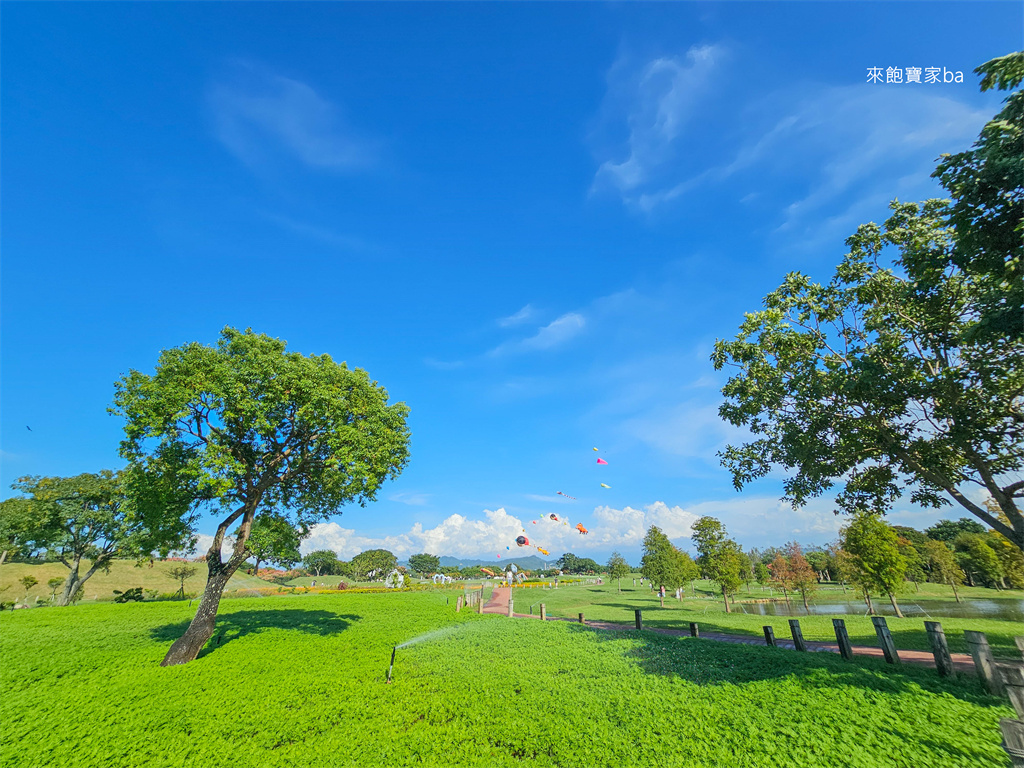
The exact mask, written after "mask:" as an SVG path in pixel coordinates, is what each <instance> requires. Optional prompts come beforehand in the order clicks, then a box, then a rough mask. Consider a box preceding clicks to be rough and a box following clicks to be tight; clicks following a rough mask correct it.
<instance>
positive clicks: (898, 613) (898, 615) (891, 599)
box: [889, 592, 903, 619]
mask: <svg viewBox="0 0 1024 768" xmlns="http://www.w3.org/2000/svg"><path fill="white" fill-rule="evenodd" d="M889 602H890V603H892V609H893V610H894V611H896V618H898V619H902V618H903V611H901V610H900V607H899V606H898V605H896V595H894V594H893V593H892V592H890V593H889Z"/></svg>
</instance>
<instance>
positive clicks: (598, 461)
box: [597, 459, 608, 464]
mask: <svg viewBox="0 0 1024 768" xmlns="http://www.w3.org/2000/svg"><path fill="white" fill-rule="evenodd" d="M597 463H598V464H607V463H608V462H607V461H605V460H604V459H598V460H597Z"/></svg>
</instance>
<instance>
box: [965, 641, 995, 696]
mask: <svg viewBox="0 0 1024 768" xmlns="http://www.w3.org/2000/svg"><path fill="white" fill-rule="evenodd" d="M964 640H966V641H967V649H968V650H969V651H970V652H971V657H972V658H973V659H974V666H975V668H976V669H977V670H978V677H980V678H981V679H982V680H983V681H984V683H985V689H986V690H987V691H988V692H989V693H991V694H992V695H994V696H998V695H999V694H1001V693H1002V692H1003V681H1002V680H1000V679H999V671H998V670H997V669H996V663H995V660H994V659H993V658H992V649H991V648H990V647H989V645H988V637H987V636H986V635H985V633H984V632H973V631H971V630H966V631H965V632H964Z"/></svg>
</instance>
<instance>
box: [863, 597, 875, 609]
mask: <svg viewBox="0 0 1024 768" xmlns="http://www.w3.org/2000/svg"><path fill="white" fill-rule="evenodd" d="M864 602H865V603H867V604H868V613H874V612H875V606H873V605H872V604H871V593H870V592H865V593H864Z"/></svg>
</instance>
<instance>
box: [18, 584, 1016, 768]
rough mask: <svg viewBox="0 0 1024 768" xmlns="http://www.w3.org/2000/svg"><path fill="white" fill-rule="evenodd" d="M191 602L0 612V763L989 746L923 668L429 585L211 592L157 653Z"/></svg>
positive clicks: (703, 756) (737, 760) (673, 758)
mask: <svg viewBox="0 0 1024 768" xmlns="http://www.w3.org/2000/svg"><path fill="white" fill-rule="evenodd" d="M191 615H192V612H191V611H190V610H189V609H188V606H187V604H186V603H183V602H162V603H141V604H130V605H113V604H85V605H81V606H78V607H74V608H69V609H66V610H48V609H43V610H32V611H18V612H14V613H11V612H7V613H4V614H3V615H0V657H2V658H3V659H4V665H3V674H2V677H0V729H2V730H0V767H10V768H36V767H37V766H38V767H40V768H41V767H42V766H54V765H60V766H67V767H68V768H88V767H90V766H102V767H103V768H107V766H140V767H142V766H194V765H219V764H221V763H223V762H225V761H228V762H230V764H231V765H233V766H238V767H239V768H250V767H252V768H256V767H257V766H258V767H259V768H277V767H278V766H280V767H281V768H283V767H284V766H294V767H296V768H298V767H301V766H321V765H331V766H381V765H386V766H412V765H416V766H499V765H504V766H507V765H519V766H566V767H568V766H625V765H629V766H638V767H644V768H646V767H647V766H650V767H651V768H654V766H659V767H660V766H670V765H680V766H681V765H686V766H688V767H689V768H711V767H712V766H715V767H716V768H724V767H726V766H731V767H734V768H739V767H740V766H742V767H743V768H758V767H759V766H764V767H767V766H787V767H789V768H799V767H801V766H807V767H810V766H813V767H814V768H827V767H829V766H834V767H835V768H838V767H839V766H843V768H880V767H881V766H906V767H907V768H909V767H910V766H914V767H915V768H929V767H931V768H939V767H941V768H967V767H968V766H970V768H1003V766H1005V765H1006V757H1005V754H1004V753H1003V752H1002V750H1001V748H1000V746H999V738H1000V737H999V726H998V720H999V718H1001V717H1011V716H1012V710H1011V709H1010V708H1009V706H1008V703H1007V702H1005V701H1002V700H999V699H995V698H992V697H989V696H987V695H985V694H984V693H983V692H982V690H981V688H980V685H979V683H978V681H977V680H976V679H974V678H965V679H960V680H956V681H951V680H945V679H942V678H939V677H938V676H937V675H936V674H935V673H934V672H933V671H931V670H925V669H918V668H903V669H894V668H887V667H886V665H885V664H884V663H883V662H880V661H878V662H876V661H874V660H863V661H858V662H857V663H856V664H849V663H845V662H843V661H842V659H840V658H838V657H833V656H832V655H831V654H800V653H796V652H790V651H778V650H776V649H767V648H757V647H750V646H742V645H729V644H724V643H714V642H711V641H707V640H693V639H690V638H670V637H665V636H661V635H657V634H654V633H650V632H644V633H635V632H623V633H609V632H599V631H595V630H591V629H588V628H586V627H582V626H580V625H577V624H569V623H567V622H548V623H545V624H542V623H541V622H539V621H530V620H525V619H518V620H516V619H508V618H504V617H501V616H487V615H484V616H478V615H477V614H475V613H472V612H466V611H464V612H463V613H461V614H456V613H455V612H454V609H453V608H452V607H451V606H448V605H445V604H444V603H442V602H440V601H439V600H438V599H437V595H434V594H431V593H405V594H376V595H351V594H349V595H346V594H344V593H339V594H330V595H314V594H311V595H307V596H280V597H265V598H243V599H236V600H230V601H227V602H225V603H224V604H223V606H222V609H221V615H220V616H219V617H218V622H217V626H218V635H217V636H218V637H220V638H222V639H221V642H220V643H219V644H218V643H216V642H213V643H211V644H210V645H209V646H208V648H207V649H206V650H204V652H203V653H202V654H201V656H200V657H199V659H198V660H197V661H195V662H193V663H191V664H188V665H184V666H180V667H168V668H163V667H160V666H159V662H160V659H161V658H162V657H163V655H164V653H165V651H166V650H167V648H168V646H169V644H170V643H171V642H172V641H173V639H174V638H176V637H177V636H178V635H179V634H180V633H181V632H182V631H183V630H184V628H185V626H186V624H187V622H188V621H189V619H190V617H191ZM416 638H420V639H422V640H423V641H422V642H418V643H416V644H412V645H409V646H408V647H404V648H401V649H399V650H398V652H397V659H396V664H395V676H394V682H393V683H392V684H391V685H387V684H385V682H384V675H385V672H386V669H387V664H388V661H389V658H390V654H391V649H392V647H393V646H395V645H396V644H399V643H404V642H406V641H409V640H413V639H416ZM86 691H87V692H89V695H88V696H85V697H84V698H83V692H86ZM211 692H212V695H211ZM72 704H73V705H72ZM69 705H72V706H69Z"/></svg>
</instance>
